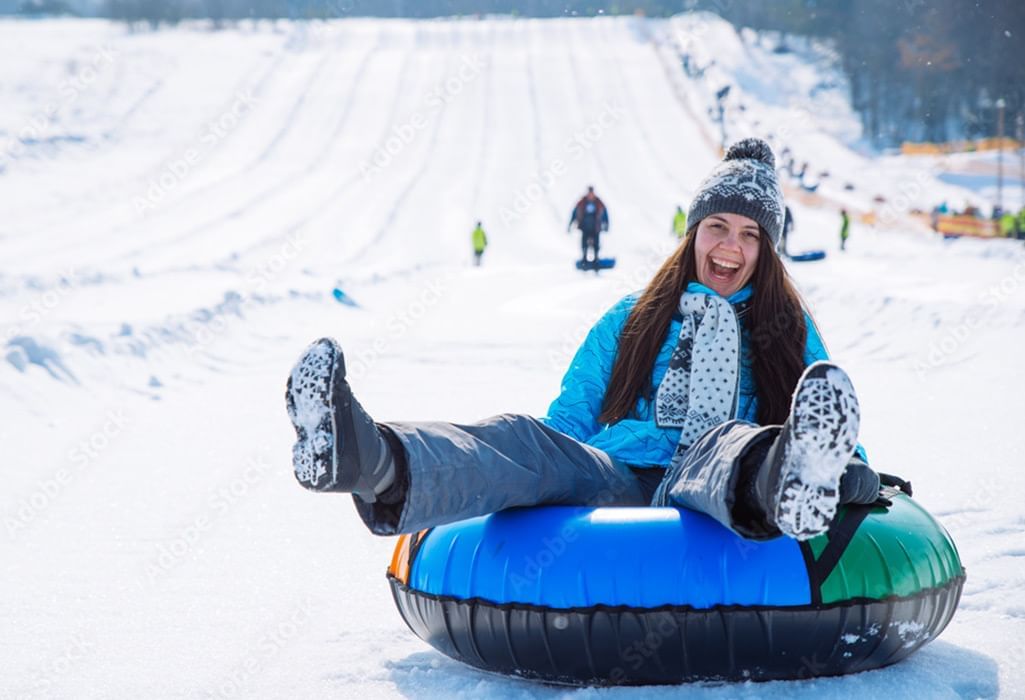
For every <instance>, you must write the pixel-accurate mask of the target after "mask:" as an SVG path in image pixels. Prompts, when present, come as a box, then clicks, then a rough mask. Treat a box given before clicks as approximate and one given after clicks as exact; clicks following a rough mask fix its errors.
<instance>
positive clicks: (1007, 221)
mask: <svg viewBox="0 0 1025 700" xmlns="http://www.w3.org/2000/svg"><path fill="white" fill-rule="evenodd" d="M1017 223H1018V220H1017V217H1015V215H1014V214H1012V213H1011V212H1005V213H1003V214H1001V216H1000V235H1001V236H1002V237H1004V238H1014V229H1015V226H1016V225H1017Z"/></svg>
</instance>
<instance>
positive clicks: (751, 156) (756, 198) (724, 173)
mask: <svg viewBox="0 0 1025 700" xmlns="http://www.w3.org/2000/svg"><path fill="white" fill-rule="evenodd" d="M783 210H784V206H783V191H782V190H781V189H780V186H779V180H778V179H777V178H776V159H775V158H774V157H773V155H772V149H771V148H769V144H767V143H765V141H762V140H761V139H756V138H749V139H744V140H743V141H738V142H737V143H735V144H733V145H732V146H730V150H728V151H726V157H725V158H724V159H723V162H721V163H719V165H717V166H715V169H714V170H712V172H711V173H710V174H709V175H708V177H706V178H705V179H704V181H703V182H702V183H701V185H700V186H699V187H698V193H697V196H695V197H694V201H692V202H691V204H690V210H689V211H688V212H687V222H688V224H689V225H690V226H696V225H697V224H698V222H699V221H701V220H702V219H704V218H705V217H706V216H710V215H712V214H719V213H723V212H725V213H728V214H740V215H741V216H746V217H748V218H749V219H753V220H754V221H756V222H758V224H759V225H760V226H761V227H762V228H763V229H765V231H766V233H768V234H769V238H770V239H771V240H772V245H773V247H777V246H779V239H780V236H781V235H782V233H783Z"/></svg>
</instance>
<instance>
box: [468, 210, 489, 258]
mask: <svg viewBox="0 0 1025 700" xmlns="http://www.w3.org/2000/svg"><path fill="white" fill-rule="evenodd" d="M470 238H471V240H472V242H473V264H474V266H475V267H480V259H481V258H482V257H483V256H484V249H485V248H487V247H488V237H487V234H485V233H484V227H483V226H481V223H480V222H479V221H478V222H477V226H476V228H474V229H473V233H472V234H470Z"/></svg>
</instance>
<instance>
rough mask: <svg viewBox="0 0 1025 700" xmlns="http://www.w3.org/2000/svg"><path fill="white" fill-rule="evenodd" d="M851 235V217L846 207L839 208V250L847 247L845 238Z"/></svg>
mask: <svg viewBox="0 0 1025 700" xmlns="http://www.w3.org/2000/svg"><path fill="white" fill-rule="evenodd" d="M850 236H851V217H849V216H848V215H847V210H846V209H841V210H840V250H846V249H847V239H848V238H850Z"/></svg>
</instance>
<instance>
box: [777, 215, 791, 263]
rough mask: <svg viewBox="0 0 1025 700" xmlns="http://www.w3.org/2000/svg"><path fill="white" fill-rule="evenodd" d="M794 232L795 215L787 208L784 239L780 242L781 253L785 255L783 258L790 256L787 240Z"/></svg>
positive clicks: (784, 221) (784, 220)
mask: <svg viewBox="0 0 1025 700" xmlns="http://www.w3.org/2000/svg"><path fill="white" fill-rule="evenodd" d="M793 230H794V214H793V212H791V211H790V207H789V206H788V207H786V209H785V211H784V212H783V237H782V238H781V239H780V242H779V252H780V253H782V254H783V257H784V258H785V257H787V256H788V255H790V254H789V253H788V252H787V238H788V237H789V236H790V232H791V231H793Z"/></svg>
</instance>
